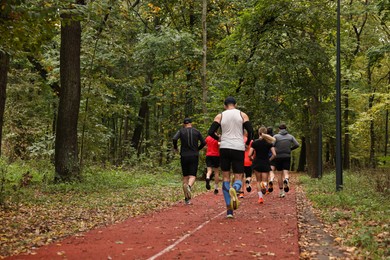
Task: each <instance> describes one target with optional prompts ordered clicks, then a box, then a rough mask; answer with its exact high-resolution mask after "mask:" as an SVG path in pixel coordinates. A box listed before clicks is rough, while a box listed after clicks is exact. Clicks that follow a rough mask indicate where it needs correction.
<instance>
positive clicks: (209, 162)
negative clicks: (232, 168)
mask: <svg viewBox="0 0 390 260" xmlns="http://www.w3.org/2000/svg"><path fill="white" fill-rule="evenodd" d="M206 166H207V167H212V168H218V167H219V156H206Z"/></svg>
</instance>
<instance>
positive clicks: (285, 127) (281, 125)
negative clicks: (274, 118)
mask: <svg viewBox="0 0 390 260" xmlns="http://www.w3.org/2000/svg"><path fill="white" fill-rule="evenodd" d="M279 129H287V126H286V124H280V125H279Z"/></svg>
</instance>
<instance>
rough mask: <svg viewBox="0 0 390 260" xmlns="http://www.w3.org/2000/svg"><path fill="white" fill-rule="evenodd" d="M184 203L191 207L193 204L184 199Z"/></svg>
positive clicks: (189, 200)
mask: <svg viewBox="0 0 390 260" xmlns="http://www.w3.org/2000/svg"><path fill="white" fill-rule="evenodd" d="M184 203H185V204H186V205H191V204H192V202H191V199H184Z"/></svg>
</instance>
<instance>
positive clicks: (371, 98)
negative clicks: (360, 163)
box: [367, 65, 376, 168]
mask: <svg viewBox="0 0 390 260" xmlns="http://www.w3.org/2000/svg"><path fill="white" fill-rule="evenodd" d="M367 85H368V87H369V90H370V91H371V93H372V94H370V96H369V98H368V109H369V110H371V109H372V107H373V105H374V98H375V97H374V92H375V90H372V70H371V67H370V65H367ZM375 139H376V138H375V131H374V120H373V119H371V120H370V167H372V168H376V160H375Z"/></svg>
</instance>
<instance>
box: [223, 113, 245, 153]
mask: <svg viewBox="0 0 390 260" xmlns="http://www.w3.org/2000/svg"><path fill="white" fill-rule="evenodd" d="M243 123H244V119H243V118H242V116H241V111H240V110H238V109H235V108H234V109H228V110H225V111H223V112H222V118H221V129H222V135H221V145H220V146H219V148H227V149H233V150H239V151H245V143H244V127H243Z"/></svg>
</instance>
